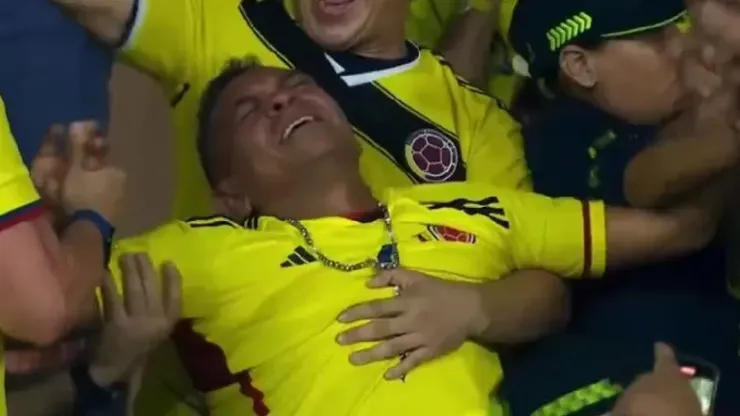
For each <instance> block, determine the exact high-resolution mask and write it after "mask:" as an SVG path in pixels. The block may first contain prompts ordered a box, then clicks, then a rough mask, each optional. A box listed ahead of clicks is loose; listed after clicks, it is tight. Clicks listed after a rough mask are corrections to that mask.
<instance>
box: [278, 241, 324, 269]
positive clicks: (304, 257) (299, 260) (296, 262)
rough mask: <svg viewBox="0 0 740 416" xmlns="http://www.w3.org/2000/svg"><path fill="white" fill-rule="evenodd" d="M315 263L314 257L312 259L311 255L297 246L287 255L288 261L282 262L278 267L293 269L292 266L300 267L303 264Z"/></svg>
mask: <svg viewBox="0 0 740 416" xmlns="http://www.w3.org/2000/svg"><path fill="white" fill-rule="evenodd" d="M315 261H316V257H314V256H313V255H312V254H311V253H309V252H308V251H306V249H305V248H303V247H301V246H298V247H296V248H295V249H293V252H292V253H291V254H289V255H288V259H287V260H285V261H284V262H282V263H280V267H283V268H285V267H293V266H302V265H304V264H308V263H313V262H315Z"/></svg>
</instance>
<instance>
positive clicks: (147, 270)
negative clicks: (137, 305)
mask: <svg viewBox="0 0 740 416" xmlns="http://www.w3.org/2000/svg"><path fill="white" fill-rule="evenodd" d="M136 268H137V270H138V272H139V273H138V275H139V280H140V281H141V288H142V290H143V298H144V302H145V306H146V310H147V311H153V312H156V313H162V312H163V310H162V297H161V296H160V294H159V293H160V292H159V288H158V287H157V285H158V284H159V283H158V282H157V272H156V270H155V269H154V266H153V265H152V261H151V260H150V259H149V256H147V255H146V254H138V255H136Z"/></svg>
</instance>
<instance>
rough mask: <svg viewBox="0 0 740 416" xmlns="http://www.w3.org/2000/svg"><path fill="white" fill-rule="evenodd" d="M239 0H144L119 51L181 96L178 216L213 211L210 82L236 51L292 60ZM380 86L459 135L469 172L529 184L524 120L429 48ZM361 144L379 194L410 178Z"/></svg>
mask: <svg viewBox="0 0 740 416" xmlns="http://www.w3.org/2000/svg"><path fill="white" fill-rule="evenodd" d="M238 4H239V0H208V1H205V0H156V1H154V0H140V4H139V7H138V13H137V16H136V18H135V20H134V25H133V29H132V32H131V35H130V36H129V38H128V40H127V42H126V43H125V44H124V46H123V48H122V49H121V53H122V56H123V58H124V59H125V60H127V61H128V62H130V63H132V64H134V65H135V66H137V67H139V68H142V69H144V70H145V71H147V72H149V73H151V74H152V75H154V76H155V77H156V78H157V79H159V80H160V82H161V83H162V84H163V85H164V86H165V87H166V89H167V91H168V92H169V94H170V96H171V97H176V96H178V95H181V96H182V100H181V101H180V102H179V103H178V104H177V105H176V106H175V107H174V119H175V134H176V137H177V140H176V159H177V169H178V172H179V174H178V179H179V180H178V186H177V191H176V209H175V215H176V216H177V217H187V216H191V215H203V214H207V213H209V212H210V206H209V203H208V202H209V198H208V192H207V186H206V181H205V179H204V177H203V174H202V172H201V169H200V167H199V162H198V159H197V157H196V153H195V146H194V140H195V135H194V133H195V132H196V131H197V128H196V127H197V126H196V123H197V121H196V117H195V114H196V113H197V108H198V105H199V99H200V96H201V94H202V92H203V90H204V89H205V87H206V85H207V83H208V82H209V81H210V80H211V79H212V78H213V77H214V76H216V75H217V74H218V73H219V72H220V71H221V70H222V69H223V66H224V64H225V63H226V62H227V61H228V60H229V59H233V58H235V57H242V56H246V55H253V56H256V57H257V58H258V60H259V61H260V62H261V63H262V64H264V65H270V66H276V67H285V64H284V63H283V61H282V60H281V59H280V58H279V57H278V56H277V55H276V54H275V53H274V52H273V51H272V50H271V49H270V47H269V45H266V44H265V43H264V42H263V40H262V39H260V38H259V37H258V36H257V35H256V34H255V33H254V32H253V30H252V29H251V28H250V26H249V25H248V24H247V22H245V18H244V16H242V14H241V13H240V11H239V8H238ZM377 84H378V85H380V86H381V87H382V88H383V89H384V90H385V92H387V94H388V95H389V96H391V97H393V98H394V99H396V100H398V101H401V102H402V104H403V105H404V106H406V107H410V108H411V109H413V110H414V111H415V112H417V113H418V114H420V115H422V116H423V117H425V118H427V119H428V120H432V121H433V122H434V123H435V124H437V125H438V126H440V128H441V129H444V130H446V131H448V132H450V133H452V135H453V136H456V137H457V139H458V141H459V142H460V147H461V150H462V155H461V157H462V159H463V162H464V163H465V164H466V165H467V168H468V172H469V175H468V178H469V179H471V180H476V181H485V182H489V183H496V184H499V185H504V186H511V187H516V186H520V185H521V186H527V183H528V175H529V172H528V171H527V169H526V167H525V162H524V157H523V150H522V143H521V137H520V134H519V131H518V125H517V123H516V122H515V121H514V120H513V119H512V118H511V117H510V116H509V115H508V113H506V112H505V111H504V110H502V109H500V108H498V107H497V104H496V103H495V102H494V101H493V100H491V99H490V98H489V97H487V96H486V95H484V94H481V92H480V91H476V90H475V89H474V88H471V87H469V86H467V85H466V84H465V83H464V82H462V81H460V80H458V79H457V78H456V77H455V75H454V73H453V72H452V71H451V70H450V69H449V68H448V67H447V66H446V65H444V64H443V63H442V62H440V60H439V59H438V58H437V57H435V56H434V55H433V54H432V53H431V52H430V51H427V50H424V51H422V53H421V57H420V59H419V62H418V63H417V64H416V65H415V66H414V67H413V68H412V69H409V70H407V71H405V72H402V73H399V74H394V75H393V76H388V77H385V78H382V79H380V80H379V81H378V82H377ZM185 85H187V88H185V87H184V86H185ZM419 85H424V86H426V88H419ZM183 91H186V92H185V93H184V95H183ZM371 139H373V138H371ZM401 140H403V139H401ZM362 143H363V151H364V154H363V160H362V169H363V174H365V175H366V179H367V180H368V182H369V183H370V184H371V185H372V186H373V189H374V191H376V193H377V192H379V191H382V190H383V189H385V188H387V187H388V186H403V185H410V184H411V181H410V179H409V177H408V175H407V174H406V173H404V172H403V171H402V170H401V169H399V167H398V165H397V164H396V163H394V162H392V161H391V160H390V159H389V157H388V156H387V155H386V153H385V151H384V150H383V149H380V148H379V147H378V146H377V145H375V144H368V140H363V141H362ZM376 143H377V142H376Z"/></svg>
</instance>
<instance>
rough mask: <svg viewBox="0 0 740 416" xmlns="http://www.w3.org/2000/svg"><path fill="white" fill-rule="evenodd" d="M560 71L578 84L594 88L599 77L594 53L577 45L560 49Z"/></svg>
mask: <svg viewBox="0 0 740 416" xmlns="http://www.w3.org/2000/svg"><path fill="white" fill-rule="evenodd" d="M559 64H560V73H561V74H563V75H565V76H566V77H567V78H568V79H570V80H571V81H572V82H574V83H575V84H576V85H578V86H580V87H583V88H589V89H590V88H593V87H594V86H595V85H596V81H597V79H598V77H597V73H596V66H595V65H594V64H593V56H592V53H591V52H589V51H588V50H586V49H583V48H581V47H580V46H576V45H566V46H565V47H564V48H563V50H562V51H560V62H559Z"/></svg>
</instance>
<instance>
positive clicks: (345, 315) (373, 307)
mask: <svg viewBox="0 0 740 416" xmlns="http://www.w3.org/2000/svg"><path fill="white" fill-rule="evenodd" d="M402 311H403V302H402V301H401V300H400V299H399V298H397V297H394V298H389V299H376V300H371V301H369V302H365V303H361V304H358V305H354V306H351V307H349V308H347V309H345V310H344V312H342V314H341V315H339V318H338V321H339V322H342V323H350V322H355V321H359V320H365V319H378V318H391V317H394V316H397V315H399V314H400V313H401V312H402Z"/></svg>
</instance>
